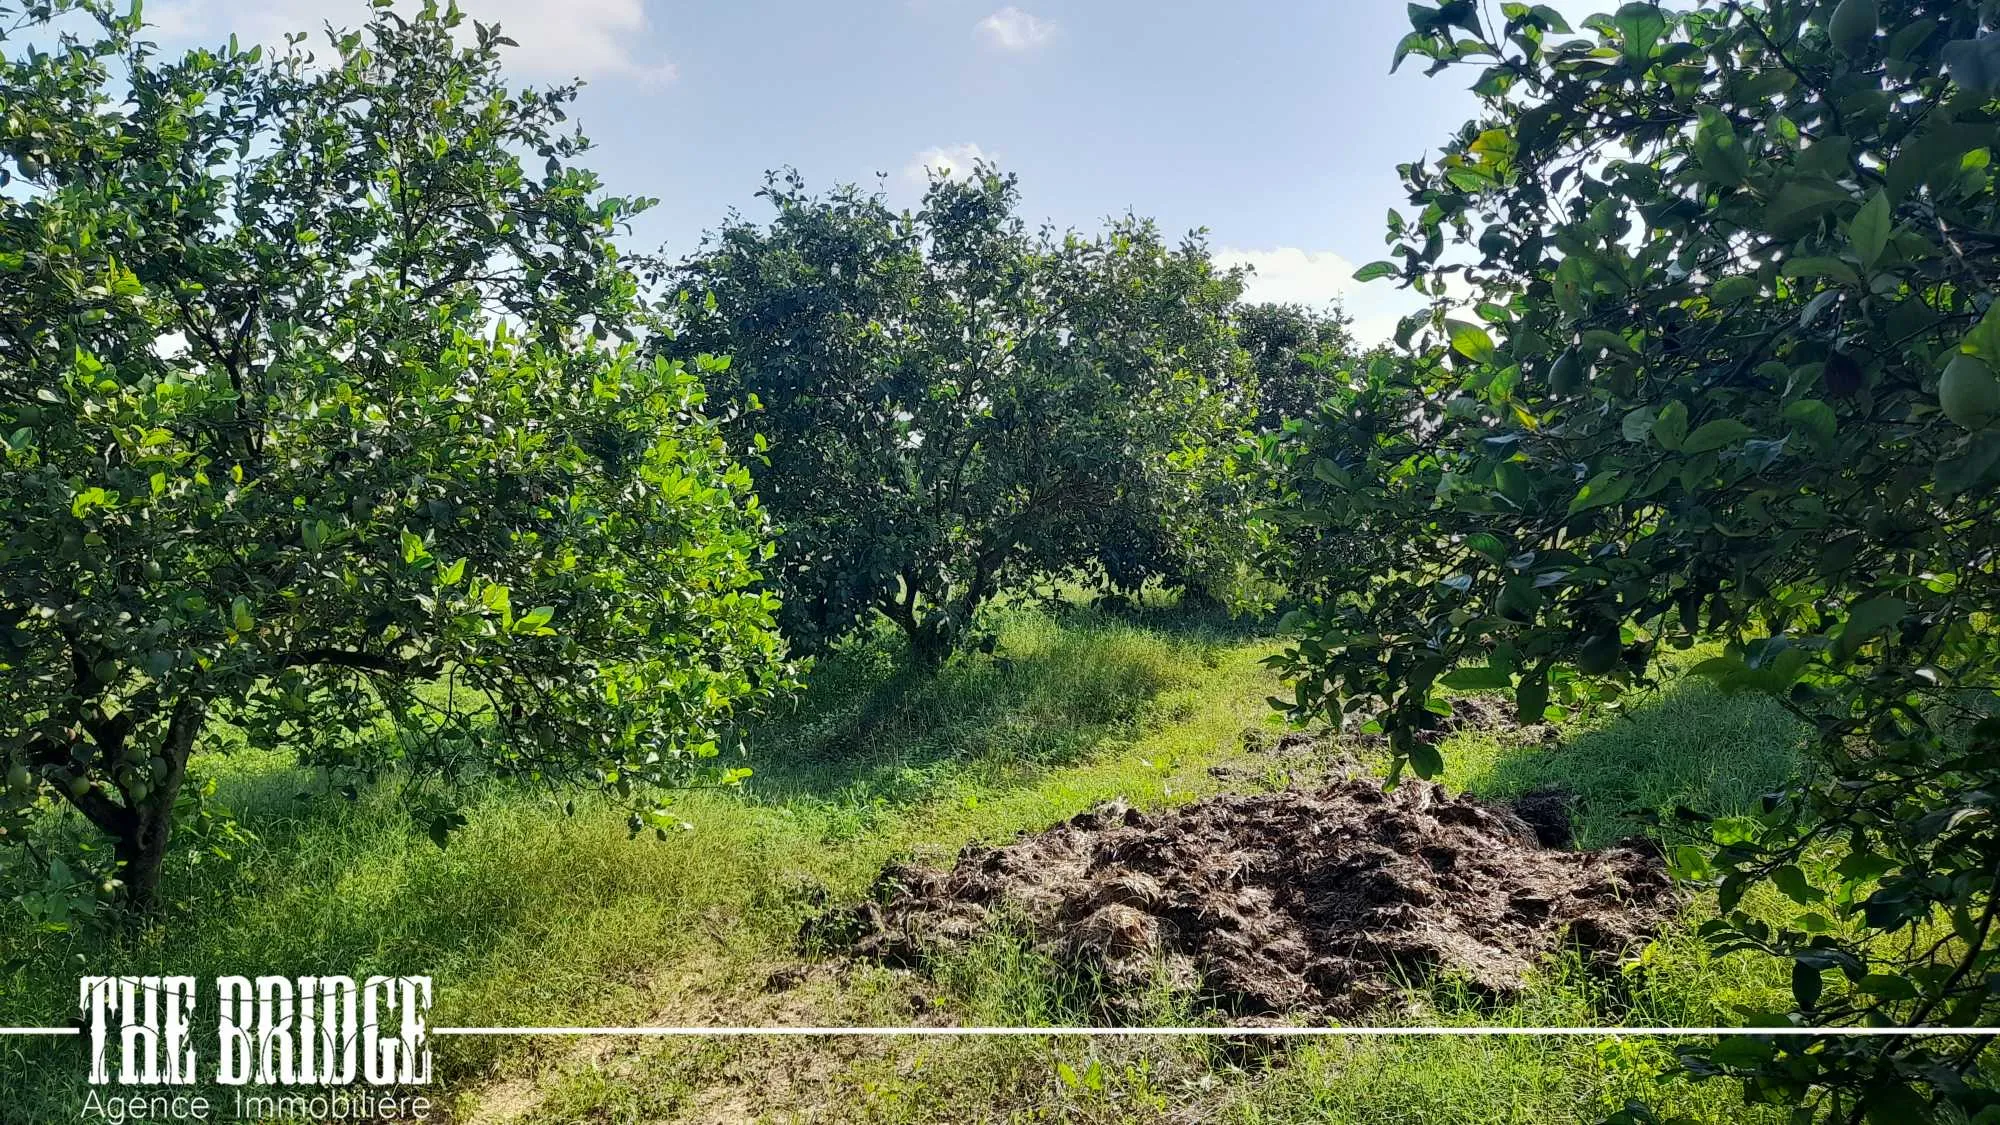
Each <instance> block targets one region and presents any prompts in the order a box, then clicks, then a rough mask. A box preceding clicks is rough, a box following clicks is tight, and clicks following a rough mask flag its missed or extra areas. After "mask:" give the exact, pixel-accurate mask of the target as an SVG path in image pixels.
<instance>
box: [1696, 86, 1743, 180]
mask: <svg viewBox="0 0 2000 1125" xmlns="http://www.w3.org/2000/svg"><path fill="white" fill-rule="evenodd" d="M1696 113H1697V115H1698V116H1699V117H1700V118H1701V125H1700V126H1699V127H1698V128H1697V129H1696V130H1695V135H1694V156H1695V161H1696V162H1697V163H1699V164H1700V165H1701V170H1702V171H1704V172H1706V173H1708V177H1709V179H1711V180H1715V181H1717V182H1718V183H1723V184H1727V185H1728V186H1730V187H1735V186H1736V185H1738V184H1740V183H1742V182H1743V181H1744V180H1746V179H1748V178H1749V176H1750V158H1749V155H1748V154H1746V153H1745V152H1744V151H1743V142H1742V141H1741V140H1740V139H1739V138H1738V137H1737V135H1736V127H1735V126H1734V125H1732V124H1730V121H1729V118H1727V117H1725V116H1723V115H1722V114H1721V113H1720V112H1719V111H1717V110H1715V109H1714V108H1712V107H1710V106H1699V107H1697V109H1696Z"/></svg>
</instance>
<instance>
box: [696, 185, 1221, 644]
mask: <svg viewBox="0 0 2000 1125" xmlns="http://www.w3.org/2000/svg"><path fill="white" fill-rule="evenodd" d="M760 194H761V196H762V197H763V198H764V199H766V200H768V201H769V202H770V204H771V206H772V208H773V209H774V211H775V214H774V215H773V216H772V218H771V220H770V222H769V224H768V225H763V226H760V225H757V224H754V223H751V222H749V221H746V220H741V219H738V220H734V221H732V222H730V223H728V224H727V225H725V226H724V227H723V228H722V229H721V230H719V231H717V232H715V234H714V235H712V236H711V238H710V240H709V241H708V243H707V244H705V246H704V247H703V249H702V251H701V252H699V253H698V254H696V255H695V256H693V257H692V258H690V259H689V260H687V261H686V262H685V263H683V264H682V266H681V267H680V268H679V269H678V270H677V271H675V273H674V280H675V283H676V285H677V286H678V287H679V288H680V290H681V293H682V299H681V303H680V307H679V311H678V313H677V316H676V318H675V323H674V335H673V338H672V339H671V340H668V341H664V342H663V343H662V345H661V346H662V347H663V349H664V350H666V351H667V352H668V353H669V354H673V355H677V356H680V357H682V358H683V359H686V360H694V359H698V358H699V357H702V356H705V355H727V356H728V357H729V362H728V366H727V368H726V369H724V370H722V371H719V372H717V373H716V374H715V375H714V376H713V377H712V378H711V380H710V386H711V389H712V390H713V391H714V393H715V394H716V395H717V396H718V397H719V398H725V399H728V400H730V401H732V402H739V403H741V404H743V405H744V406H745V407H746V409H745V411H744V412H743V413H742V414H740V415H736V416H734V417H733V421H732V422H731V423H730V432H731V434H732V436H734V437H735V438H736V439H737V440H739V441H740V442H741V443H742V444H743V445H745V446H749V445H751V444H753V443H754V444H755V447H756V448H757V449H758V450H759V451H760V452H761V453H762V454H763V463H762V464H761V465H760V466H759V467H758V468H757V469H756V471H755V474H754V475H755V476H756V479H757V488H758V493H759V495H760V496H761V497H762V498H763V499H764V501H765V503H767V504H768V505H769V506H770V508H771V511H772V514H773V517H774V518H775V519H776V520H777V522H778V523H779V525H780V529H781V537H780V541H779V547H778V567H777V586H778V589H779V590H780V591H781V592H782V594H783V597H784V603H785V609H784V622H785V625H786V628H787V634H788V635H789V636H791V637H793V638H795V639H800V640H803V641H805V642H807V643H817V642H822V641H825V640H829V639H832V638H836V637H839V636H841V635H843V634H845V633H847V632H848V631H849V630H850V629H852V628H853V627H854V626H855V625H856V624H857V623H858V622H860V621H862V620H865V619H866V618H868V617H869V616H871V615H872V614H880V615H881V616H883V617H885V618H887V619H888V620H890V621H892V622H894V623H895V624H896V625H897V626H898V627H900V628H901V629H902V630H903V631H904V633H905V634H906V635H907V636H908V638H909V641H910V643H911V647H912V650H913V652H914V653H915V655H916V657H917V658H918V659H919V660H920V661H922V662H925V663H934V662H936V661H937V660H939V659H941V658H942V657H943V656H944V655H946V654H947V653H948V652H950V651H951V649H952V648H953V647H954V646H956V645H958V644H961V643H963V642H964V641H965V640H967V639H968V638H969V637H970V635H971V632H970V626H971V623H972V619H973V614H974V612H975V611H976V610H977V609H978V608H979V606H980V605H981V604H982V603H984V602H985V601H986V600H987V599H989V598H991V597H992V596H994V595H995V594H996V593H999V592H1001V591H1003V590H1006V589H1009V588H1018V586H1019V584H1021V583H1022V582H1024V581H1026V580H1028V579H1030V578H1032V577H1034V576H1045V575H1050V574H1057V573H1063V572H1069V571H1082V572H1086V573H1088V574H1091V575H1093V576H1095V577H1099V578H1102V579H1105V580H1108V581H1109V582H1110V583H1111V584H1113V585H1117V586H1121V587H1124V588H1128V589H1129V588H1134V587H1137V586H1138V585H1140V584H1142V583H1144V582H1145V581H1147V580H1148V579H1152V578H1165V579H1168V580H1172V581H1187V580H1190V579H1193V578H1197V577H1198V576H1200V575H1201V574H1203V573H1204V572H1205V571H1209V570H1213V571H1215V572H1218V573H1221V572H1227V571H1228V570H1229V569H1230V565H1231V564H1232V563H1233V561H1234V560H1235V559H1237V558H1240V557H1241V552H1240V550H1237V549H1236V548H1234V547H1232V546H1231V544H1234V543H1241V542H1242V536H1241V535H1240V534H1236V535H1233V536H1226V537H1225V536H1214V535H1209V534H1206V533H1205V532H1206V531H1207V530H1208V529H1209V528H1211V527H1213V526H1214V520H1215V519H1216V513H1217V512H1218V510H1220V509H1219V508H1218V505H1219V504H1222V503H1225V502H1227V501H1228V500H1229V498H1231V497H1241V496H1242V495H1243V490H1242V489H1241V488H1235V487H1231V486H1230V485H1229V484H1228V482H1227V476H1228V473H1229V471H1230V458H1229V452H1230V449H1231V448H1232V446H1233V445H1234V441H1235V435H1236V434H1237V433H1238V432H1240V430H1241V428H1242V426H1243V424H1244V422H1245V420H1246V419H1247V416H1248V411H1249V408H1250V405H1251V404H1250V403H1249V402H1248V401H1245V400H1244V399H1245V395H1244V394H1241V393H1239V394H1235V395H1231V394H1225V393H1218V392H1219V391H1221V390H1223V389H1238V390H1247V386H1248V385H1247V369H1246V368H1245V365H1244V359H1243V354H1242V352H1241V350H1240V349H1239V348H1238V347H1237V346H1236V344H1235V342H1234V339H1233V336H1232V334H1231V330H1230V325H1229V310H1230V306H1231V304H1232V303H1233V302H1234V301H1235V299H1236V297H1237V295H1238V293H1239V291H1240V288H1241V286H1240V283H1239V282H1238V281H1237V279H1236V278H1235V277H1234V275H1232V274H1226V273H1221V272H1218V271H1217V270H1216V269H1215V268H1214V266H1213V265H1212V263H1211V262H1210V261H1209V258H1208V255H1207V252H1206V249H1205V248H1204V246H1203V245H1202V244H1201V243H1200V242H1199V241H1198V240H1196V239H1193V238H1190V239H1189V240H1187V241H1185V242H1183V243H1181V244H1180V245H1177V246H1176V245H1172V244H1169V243H1168V242H1166V241H1165V240H1164V239H1162V237H1161V236H1160V234H1159V232H1158V230H1157V229H1155V227H1154V226H1153V225H1152V224H1151V223H1149V222H1144V221H1141V220H1138V219H1133V218H1126V219H1123V220H1120V221H1118V222H1116V223H1114V224H1113V225H1112V226H1111V228H1110V229H1109V230H1108V231H1106V232H1105V233H1104V234H1102V235H1099V236H1097V237H1094V238H1086V237H1083V236H1081V235H1077V234H1074V233H1071V234H1066V235H1062V236H1057V235H1056V234H1054V233H1053V232H1050V231H1047V230H1043V231H1039V232H1030V231H1029V230H1028V229H1027V228H1026V227H1025V225H1024V224H1023V223H1022V222H1021V220H1020V219H1019V218H1017V217H1016V216H1015V214H1014V210H1015V205H1016V189H1015V185H1014V181H1013V179H1012V178H1011V177H1007V176H1002V175H1000V174H999V173H997V172H996V171H994V170H993V169H991V168H987V167H982V168H980V169H979V170H978V171H977V172H976V173H975V174H974V175H972V176H970V177H967V178H962V179H952V178H944V177H940V178H937V179H935V180H933V181H932V182H931V184H930V186H929V189H928V191H927V192H926V193H925V196H924V200H923V204H922V206H921V208H919V209H918V210H916V211H914V212H901V213H899V212H896V211H894V210H892V209H891V208H890V207H889V206H888V205H887V203H886V202H885V201H884V200H883V198H882V197H881V196H880V195H869V194H864V193H862V192H860V191H858V190H856V189H854V188H851V187H850V188H845V189H842V190H839V191H836V192H834V193H833V194H831V195H828V196H825V197H814V196H810V195H808V194H807V193H806V191H805V189H804V187H803V185H802V183H801V181H800V180H799V179H798V177H797V176H796V175H795V174H794V175H792V176H789V177H777V176H774V177H772V178H771V180H770V181H769V182H768V183H767V185H766V186H765V188H764V190H763V191H762V192H761V193H760ZM1236 503H1237V504H1238V507H1237V509H1236V510H1237V511H1238V512H1241V511H1242V510H1243V509H1242V507H1241V501H1240V499H1239V500H1237V501H1236ZM1225 518H1226V517H1225Z"/></svg>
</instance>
